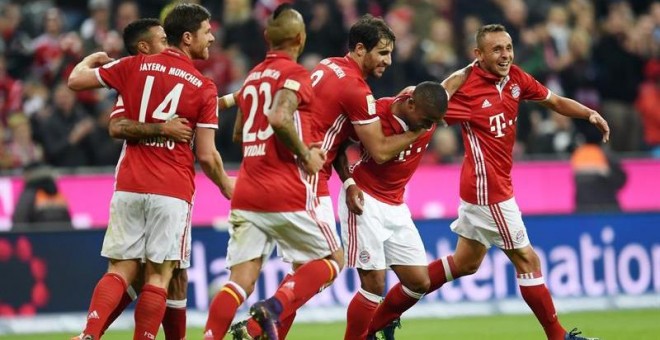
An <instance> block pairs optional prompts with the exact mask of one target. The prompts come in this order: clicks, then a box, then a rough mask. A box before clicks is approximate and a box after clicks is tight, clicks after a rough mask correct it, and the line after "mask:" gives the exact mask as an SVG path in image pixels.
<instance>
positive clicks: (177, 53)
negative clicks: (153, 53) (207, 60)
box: [163, 47, 194, 65]
mask: <svg viewBox="0 0 660 340" xmlns="http://www.w3.org/2000/svg"><path fill="white" fill-rule="evenodd" d="M163 53H167V55H171V56H173V57H175V58H179V59H181V60H184V61H186V62H187V63H189V64H190V65H194V64H193V61H192V59H190V57H188V56H187V55H186V54H185V53H183V51H181V50H179V49H176V48H172V47H168V48H166V49H165V51H163Z"/></svg>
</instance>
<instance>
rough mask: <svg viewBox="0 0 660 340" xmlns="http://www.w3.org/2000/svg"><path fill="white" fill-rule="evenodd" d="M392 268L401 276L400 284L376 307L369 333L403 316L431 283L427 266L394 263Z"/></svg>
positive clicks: (373, 332)
mask: <svg viewBox="0 0 660 340" xmlns="http://www.w3.org/2000/svg"><path fill="white" fill-rule="evenodd" d="M391 268H392V270H394V272H395V273H396V275H397V277H398V278H399V285H397V286H396V287H394V288H392V289H390V291H389V292H388V293H387V295H386V296H385V299H384V300H383V302H382V303H381V304H380V305H378V308H376V311H375V313H374V314H373V317H372V319H371V324H370V325H369V331H368V334H375V333H376V332H377V331H379V330H381V329H384V328H385V327H386V326H387V325H389V324H390V323H392V322H393V321H394V320H396V319H398V318H399V317H401V314H403V313H404V312H405V311H407V310H408V309H410V307H412V306H414V305H415V304H416V303H417V301H419V300H420V299H421V298H422V297H423V296H424V294H425V293H426V292H427V291H428V289H429V286H430V285H431V280H430V279H429V272H428V267H427V266H404V265H394V266H392V267H391Z"/></svg>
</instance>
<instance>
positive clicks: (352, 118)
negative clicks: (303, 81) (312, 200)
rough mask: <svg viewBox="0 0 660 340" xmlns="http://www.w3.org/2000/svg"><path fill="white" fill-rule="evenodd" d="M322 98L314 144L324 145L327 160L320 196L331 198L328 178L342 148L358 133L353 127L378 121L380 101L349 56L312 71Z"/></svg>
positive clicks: (320, 180) (327, 61)
mask: <svg viewBox="0 0 660 340" xmlns="http://www.w3.org/2000/svg"><path fill="white" fill-rule="evenodd" d="M312 84H313V86H314V93H315V94H316V96H317V97H318V98H319V104H318V105H317V111H318V115H317V116H315V117H314V131H313V133H314V141H315V142H322V143H323V144H322V148H323V149H325V150H327V157H328V158H327V161H326V163H325V165H324V166H323V169H321V171H319V174H318V183H317V189H316V190H317V194H318V196H329V195H330V191H329V190H328V179H330V175H332V162H333V161H334V160H335V157H337V150H338V148H339V146H340V145H341V144H342V143H343V142H344V141H346V139H348V138H349V136H351V135H353V134H354V130H353V125H355V124H369V123H373V122H375V121H377V120H378V119H379V118H378V115H377V114H376V100H375V99H374V96H373V95H372V93H371V89H370V88H369V85H368V84H367V82H366V81H365V80H364V78H363V77H362V71H361V70H360V66H359V65H358V64H357V63H356V62H355V61H354V60H353V59H351V58H350V57H349V56H348V55H346V56H344V57H335V58H328V59H323V60H321V62H320V63H319V64H318V66H316V68H315V69H314V70H313V71H312Z"/></svg>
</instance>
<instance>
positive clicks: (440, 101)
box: [412, 81, 449, 115]
mask: <svg viewBox="0 0 660 340" xmlns="http://www.w3.org/2000/svg"><path fill="white" fill-rule="evenodd" d="M412 97H413V100H414V101H415V106H416V107H419V108H421V109H422V110H424V112H426V114H437V115H444V114H445V112H447V105H448V102H449V98H447V91H446V90H445V88H444V87H442V84H440V83H438V82H436V81H424V82H421V83H419V84H418V85H417V86H415V90H414V91H413V94H412Z"/></svg>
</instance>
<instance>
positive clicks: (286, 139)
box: [268, 88, 326, 174]
mask: <svg viewBox="0 0 660 340" xmlns="http://www.w3.org/2000/svg"><path fill="white" fill-rule="evenodd" d="M296 109H298V97H297V96H296V93H295V92H293V91H291V90H288V89H285V88H283V89H280V90H278V91H277V92H276V93H275V99H274V100H273V106H272V110H271V112H270V114H269V115H268V123H269V124H270V126H272V127H273V131H274V132H275V135H276V136H277V139H279V140H280V142H282V143H283V144H284V145H285V146H286V147H287V148H288V149H289V150H291V152H293V153H294V154H295V155H296V156H298V159H299V160H300V161H301V162H302V164H303V166H304V167H305V171H307V173H309V174H315V173H317V172H319V170H321V168H322V167H323V164H325V159H326V155H325V151H323V150H322V149H320V148H318V147H311V148H308V147H307V146H306V145H305V143H303V141H302V140H301V139H300V137H298V133H297V132H296V129H295V127H294V125H293V113H294V112H295V111H296Z"/></svg>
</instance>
